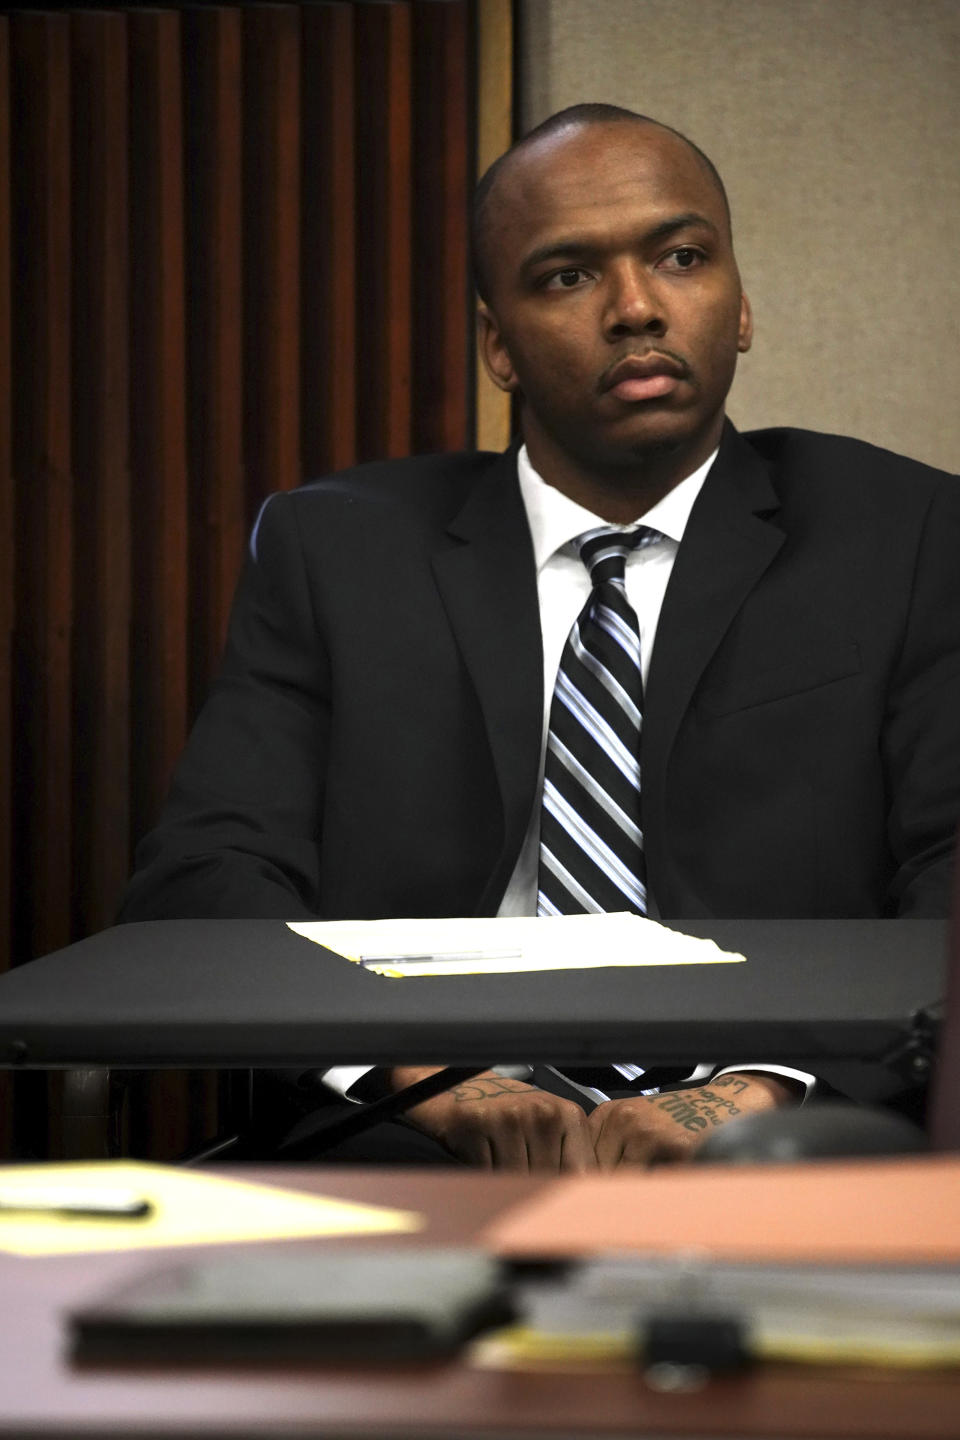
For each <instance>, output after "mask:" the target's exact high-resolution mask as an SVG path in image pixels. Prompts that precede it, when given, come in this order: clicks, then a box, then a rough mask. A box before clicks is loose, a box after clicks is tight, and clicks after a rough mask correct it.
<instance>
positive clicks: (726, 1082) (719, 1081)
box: [710, 1075, 748, 1095]
mask: <svg viewBox="0 0 960 1440" xmlns="http://www.w3.org/2000/svg"><path fill="white" fill-rule="evenodd" d="M710 1084H711V1085H722V1086H723V1088H724V1090H735V1091H736V1093H737V1094H738V1095H742V1094H743V1092H744V1090H746V1089H747V1088H748V1087H747V1081H746V1080H738V1079H737V1077H736V1075H718V1076H717V1078H716V1079H715V1080H711V1081H710Z"/></svg>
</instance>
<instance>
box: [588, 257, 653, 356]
mask: <svg viewBox="0 0 960 1440" xmlns="http://www.w3.org/2000/svg"><path fill="white" fill-rule="evenodd" d="M607 283H608V295H607V303H606V306H605V310H604V317H603V324H604V331H605V333H606V335H607V337H608V338H609V339H611V340H622V339H623V338H624V337H625V336H627V335H639V334H648V335H664V334H665V333H666V329H667V318H666V315H665V313H664V308H663V305H662V304H661V301H660V297H659V294H658V290H657V286H656V284H655V283H654V281H653V277H652V276H651V275H650V273H649V272H648V270H647V268H646V266H645V265H642V264H640V262H639V261H636V260H625V261H624V262H623V263H622V264H620V265H617V266H615V267H614V268H612V269H611V270H610V271H609V272H608V276H607Z"/></svg>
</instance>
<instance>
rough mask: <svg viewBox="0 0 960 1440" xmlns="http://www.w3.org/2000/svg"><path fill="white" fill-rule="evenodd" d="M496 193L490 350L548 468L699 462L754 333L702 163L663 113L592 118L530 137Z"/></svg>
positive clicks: (484, 326)
mask: <svg viewBox="0 0 960 1440" xmlns="http://www.w3.org/2000/svg"><path fill="white" fill-rule="evenodd" d="M490 205H491V210H490V212H489V220H490V224H489V230H488V241H489V244H488V254H489V256H490V257H491V262H490V270H491V274H490V303H489V305H488V306H483V307H481V339H482V344H483V352H484V358H485V360H486V363H487V367H488V369H489V370H490V373H491V375H492V376H493V378H494V380H495V382H496V383H497V384H498V385H500V387H501V388H502V389H505V390H509V391H512V392H516V393H518V394H519V395H520V396H521V397H522V400H523V419H524V434H525V438H526V440H527V444H528V446H529V447H530V451H531V457H532V459H533V461H534V464H535V465H537V468H538V469H539V468H546V469H547V470H549V467H550V465H551V462H556V461H557V460H558V459H560V460H566V461H567V462H570V461H572V462H573V463H574V464H575V465H577V466H578V467H583V468H584V469H587V470H590V471H593V472H594V473H598V472H609V471H617V470H621V469H624V468H633V467H636V466H637V464H638V462H641V463H642V461H643V460H644V459H645V458H652V457H653V456H661V457H664V458H666V457H675V458H676V462H677V464H678V465H683V466H684V467H686V468H687V469H693V468H695V467H696V465H698V464H699V463H701V461H702V460H704V459H706V458H707V456H708V455H709V454H710V453H711V451H712V450H713V449H714V448H715V446H716V444H717V443H718V441H719V437H720V431H721V428H722V424H723V404H724V400H725V398H726V394H727V391H728V390H729V388H730V384H731V382H732V380H733V374H734V369H735V367H736V360H737V353H738V351H741V350H746V349H748V348H749V345H750V338H751V325H750V312H749V307H748V305H747V302H746V298H745V297H744V296H743V294H742V292H741V288H740V277H739V274H738V272H737V266H736V262H735V260H734V256H733V247H732V242H731V239H730V229H729V221H728V217H727V213H726V208H725V205H724V202H723V198H722V196H721V194H720V191H719V189H718V188H717V186H716V182H715V181H714V180H713V177H712V176H711V175H710V172H709V171H708V170H707V169H706V167H705V166H704V164H703V162H702V161H701V160H700V159H699V157H698V156H697V155H696V154H695V152H693V151H692V150H690V149H689V147H688V146H686V145H685V144H684V143H683V141H682V140H680V139H679V138H678V137H677V136H675V135H673V134H671V133H670V132H669V131H666V130H661V129H659V128H658V127H656V126H653V125H644V124H630V123H618V124H611V125H590V126H581V127H579V128H576V129H573V130H571V131H568V132H564V133H562V134H559V135H554V136H551V137H549V138H548V139H545V140H543V141H541V142H539V143H535V144H534V145H533V146H531V147H530V149H528V150H526V151H521V152H519V153H518V154H517V155H516V156H515V157H514V158H513V160H512V161H511V162H510V164H509V165H508V166H507V168H506V170H505V171H504V173H503V175H502V176H501V178H500V180H499V181H498V183H497V186H496V188H495V191H494V192H493V194H492V195H491V197H490ZM677 478H680V476H679V475H678V476H677Z"/></svg>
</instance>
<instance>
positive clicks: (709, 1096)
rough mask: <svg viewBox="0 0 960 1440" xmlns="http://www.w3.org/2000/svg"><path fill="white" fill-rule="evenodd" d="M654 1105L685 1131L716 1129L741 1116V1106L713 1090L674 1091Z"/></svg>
mask: <svg viewBox="0 0 960 1440" xmlns="http://www.w3.org/2000/svg"><path fill="white" fill-rule="evenodd" d="M654 1103H655V1104H656V1106H657V1108H658V1109H659V1110H664V1111H666V1113H667V1114H668V1115H670V1116H671V1117H672V1119H674V1120H675V1121H676V1122H677V1124H678V1125H682V1126H683V1128H684V1130H705V1129H706V1128H707V1126H708V1125H712V1126H714V1127H716V1126H717V1125H722V1124H723V1122H724V1120H729V1119H730V1118H731V1117H732V1116H734V1115H739V1114H740V1106H739V1105H735V1104H734V1103H733V1101H732V1100H728V1099H727V1097H726V1096H725V1095H717V1094H716V1092H715V1091H713V1090H672V1091H670V1093H669V1094H667V1095H664V1096H663V1097H662V1098H661V1099H659V1100H657V1101H655V1102H654ZM721 1111H722V1112H723V1113H722V1114H721V1113H720V1112H721Z"/></svg>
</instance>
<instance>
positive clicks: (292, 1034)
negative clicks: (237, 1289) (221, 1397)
mask: <svg viewBox="0 0 960 1440" xmlns="http://www.w3.org/2000/svg"><path fill="white" fill-rule="evenodd" d="M677 928H681V927H679V926H678V927H677ZM682 928H683V929H684V930H686V931H688V932H689V933H691V934H696V935H708V936H710V937H712V938H714V939H716V940H717V941H718V943H719V944H720V945H721V946H723V947H724V948H725V949H730V950H739V951H742V952H743V953H744V954H745V955H746V956H747V963H746V964H737V965H683V966H669V967H657V968H637V969H623V968H613V967H611V968H608V969H599V970H583V971H548V972H542V973H534V974H517V975H501V976H464V977H452V978H445V977H437V978H428V979H406V980H390V979H385V978H383V977H381V976H378V975H374V974H370V973H368V972H366V971H365V970H363V969H362V968H361V967H360V966H358V965H354V964H352V963H350V962H349V961H346V960H344V959H342V958H341V957H339V956H336V955H333V954H331V953H330V952H328V951H325V950H323V949H322V948H321V947H320V946H318V945H315V944H313V943H312V942H311V941H308V940H305V939H303V938H302V937H300V936H298V935H296V934H295V933H294V932H292V931H291V930H289V929H287V927H286V926H285V925H284V924H283V923H282V922H279V921H274V920H183V921H180V920H168V921H156V922H151V923H148V924H139V925H128V926H121V927H118V928H116V929H112V930H106V931H103V932H102V933H101V934H99V935H94V936H92V937H91V938H90V939H87V940H82V941H80V942H79V943H77V944H75V945H71V946H69V947H67V948H66V949H64V950H59V951H56V952H55V953H54V954H52V955H48V956H45V957H44V958H43V959H40V960H35V961H32V962H30V963H29V964H27V965H24V966H21V967H19V968H18V969H15V970H13V971H10V972H8V973H7V974H5V975H3V976H0V1065H3V1066H25V1067H32V1068H55V1067H85V1066H117V1067H123V1068H131V1067H147V1068H158V1067H180V1066H183V1067H188V1066H214V1067H220V1068H230V1067H276V1066H287V1065H289V1066H310V1065H316V1064H317V1063H320V1062H322V1063H323V1064H325V1065H333V1064H349V1063H351V1062H352V1063H359V1062H365V1063H371V1064H373V1063H378V1064H395V1063H402V1062H409V1061H411V1060H416V1061H418V1062H423V1063H456V1064H458V1065H467V1064H473V1063H476V1064H485V1063H492V1062H494V1061H496V1062H500V1063H505V1062H510V1061H532V1062H537V1061H546V1062H550V1061H552V1062H561V1063H566V1064H573V1063H576V1062H580V1063H590V1062H593V1061H608V1060H610V1059H611V1058H613V1059H628V1058H633V1057H637V1056H641V1057H643V1061H644V1063H646V1064H657V1063H679V1062H687V1061H690V1062H696V1061H698V1060H701V1059H703V1058H704V1057H705V1056H706V1057H709V1058H710V1059H711V1060H715V1061H718V1062H719V1061H723V1060H727V1059H729V1060H750V1061H756V1060H763V1059H767V1060H780V1061H783V1062H784V1063H790V1062H791V1061H794V1062H798V1063H806V1064H808V1063H815V1062H817V1061H818V1060H820V1059H829V1058H836V1057H846V1058H851V1057H856V1058H857V1059H860V1060H866V1061H871V1062H873V1061H883V1060H885V1059H886V1058H887V1057H888V1056H889V1055H890V1054H891V1053H894V1052H896V1051H897V1050H898V1049H899V1048H902V1046H903V1044H904V1043H905V1040H909V1036H910V1033H911V1027H912V1026H913V1024H914V1020H913V1017H915V1016H916V1015H917V1013H918V1012H922V1011H925V1010H926V1008H927V1007H930V1006H935V1005H936V1003H937V1002H938V1001H939V1000H940V998H941V996H942V993H943V986H944V975H945V970H946V926H945V923H944V922H941V921H935V920H915V921H909V920H800V921H783V920H744V921H738V920H724V921H719V920H717V921H711V922H709V923H706V922H705V923H703V924H699V923H698V924H686V923H684V925H683V927H682Z"/></svg>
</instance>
